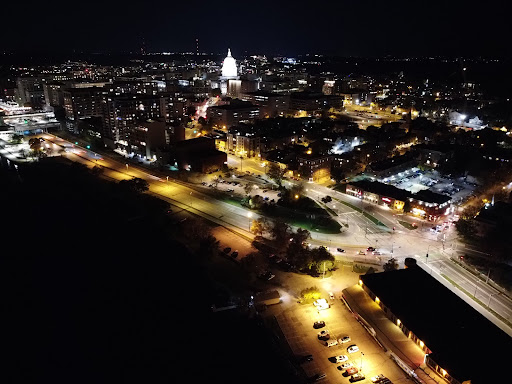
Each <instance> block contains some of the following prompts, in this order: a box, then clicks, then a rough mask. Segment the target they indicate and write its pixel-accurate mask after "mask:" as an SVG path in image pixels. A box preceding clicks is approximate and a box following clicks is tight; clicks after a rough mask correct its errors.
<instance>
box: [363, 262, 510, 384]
mask: <svg viewBox="0 0 512 384" xmlns="http://www.w3.org/2000/svg"><path fill="white" fill-rule="evenodd" d="M360 280H361V282H362V286H363V289H364V290H365V291H366V292H367V293H368V294H369V295H370V297H371V298H372V299H373V300H374V301H375V302H376V303H377V304H379V306H380V307H381V308H382V309H383V310H384V312H385V313H386V316H387V317H388V318H389V319H390V320H391V321H392V322H394V323H395V324H396V325H397V326H398V327H400V329H401V330H402V332H403V333H404V334H405V335H406V336H408V337H409V338H410V339H412V340H413V341H415V342H416V344H418V345H419V346H420V348H421V349H423V351H424V352H425V354H426V358H425V362H426V364H427V365H428V366H429V367H430V368H431V369H433V370H434V371H436V372H437V373H438V374H439V375H440V376H442V377H444V378H445V379H446V380H448V381H449V382H451V383H466V382H467V383H469V382H471V383H472V384H485V383H490V382H496V383H498V382H503V383H505V382H510V373H509V372H508V370H507V363H508V360H509V357H508V352H509V351H510V350H511V349H512V339H511V338H510V337H509V336H508V335H507V334H506V333H505V332H503V331H502V330H501V329H499V328H498V327H496V326H495V325H494V324H492V323H491V322H490V321H489V320H487V319H486V318H485V317H484V316H483V315H481V314H480V313H479V312H477V311H475V309H473V308H472V307H471V306H470V305H469V304H467V303H466V302H465V301H463V300H462V299H460V298H459V297H458V296H457V295H456V294H455V293H453V292H451V291H450V290H449V289H448V288H446V287H445V286H444V285H442V284H441V283H440V282H438V281H437V280H436V279H435V278H433V277H432V276H431V275H429V274H428V273H427V272H425V271H424V270H423V269H421V268H420V267H417V266H415V267H411V268H407V269H400V270H396V271H390V272H383V273H374V274H368V275H361V276H360Z"/></svg>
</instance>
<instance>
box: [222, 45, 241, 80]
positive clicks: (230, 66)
mask: <svg viewBox="0 0 512 384" xmlns="http://www.w3.org/2000/svg"><path fill="white" fill-rule="evenodd" d="M222 76H223V77H237V76H238V70H237V69H236V60H235V59H234V58H233V57H232V56H231V50H230V49H229V48H228V55H227V56H226V58H225V59H224V62H223V63H222Z"/></svg>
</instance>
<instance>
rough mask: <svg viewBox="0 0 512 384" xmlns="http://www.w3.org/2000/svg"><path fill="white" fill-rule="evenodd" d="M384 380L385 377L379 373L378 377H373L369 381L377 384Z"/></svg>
mask: <svg viewBox="0 0 512 384" xmlns="http://www.w3.org/2000/svg"><path fill="white" fill-rule="evenodd" d="M385 378H386V377H385V376H384V375H383V374H382V373H381V374H380V375H377V376H373V377H372V378H371V379H370V380H371V381H372V383H378V382H380V381H381V380H384V379H385Z"/></svg>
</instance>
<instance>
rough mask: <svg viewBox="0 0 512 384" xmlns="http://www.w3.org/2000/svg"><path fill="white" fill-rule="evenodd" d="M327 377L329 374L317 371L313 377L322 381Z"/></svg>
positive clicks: (314, 379)
mask: <svg viewBox="0 0 512 384" xmlns="http://www.w3.org/2000/svg"><path fill="white" fill-rule="evenodd" d="M326 377H327V375H326V374H325V373H317V374H316V375H314V376H313V377H312V379H313V381H320V380H323V379H325V378H326Z"/></svg>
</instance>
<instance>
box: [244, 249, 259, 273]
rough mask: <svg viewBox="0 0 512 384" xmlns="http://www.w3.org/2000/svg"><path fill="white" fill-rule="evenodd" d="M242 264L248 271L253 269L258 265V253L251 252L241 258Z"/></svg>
mask: <svg viewBox="0 0 512 384" xmlns="http://www.w3.org/2000/svg"><path fill="white" fill-rule="evenodd" d="M240 266H241V267H242V268H243V269H245V270H246V271H250V270H252V269H253V268H254V267H255V266H256V255H255V254H254V253H249V254H247V255H245V256H244V257H242V259H240Z"/></svg>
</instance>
